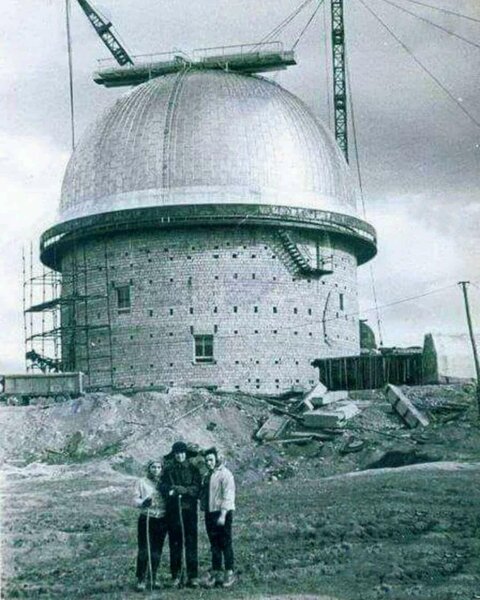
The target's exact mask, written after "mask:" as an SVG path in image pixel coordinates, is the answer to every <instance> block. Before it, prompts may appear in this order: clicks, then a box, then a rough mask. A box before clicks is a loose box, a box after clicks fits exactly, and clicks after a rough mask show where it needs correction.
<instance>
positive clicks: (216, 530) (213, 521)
mask: <svg viewBox="0 0 480 600" xmlns="http://www.w3.org/2000/svg"><path fill="white" fill-rule="evenodd" d="M219 516H220V511H217V512H206V513H205V527H206V529H207V535H208V539H209V541H210V550H211V552H212V570H213V571H221V569H222V558H223V560H224V562H225V570H226V571H233V546H232V522H233V511H232V510H229V511H228V512H227V516H226V519H225V525H224V526H223V527H222V526H221V525H217V521H218V517H219Z"/></svg>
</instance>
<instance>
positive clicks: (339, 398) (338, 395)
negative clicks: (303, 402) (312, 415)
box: [314, 390, 348, 406]
mask: <svg viewBox="0 0 480 600" xmlns="http://www.w3.org/2000/svg"><path fill="white" fill-rule="evenodd" d="M345 401H348V392H347V391H345V390H342V391H338V392H327V393H326V394H325V395H324V396H323V398H322V399H321V401H320V402H319V403H318V404H316V403H314V404H315V406H326V405H327V404H333V403H334V402H345Z"/></svg>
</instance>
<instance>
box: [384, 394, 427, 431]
mask: <svg viewBox="0 0 480 600" xmlns="http://www.w3.org/2000/svg"><path fill="white" fill-rule="evenodd" d="M386 393H387V398H388V400H389V401H390V404H391V405H392V408H393V410H394V411H395V412H396V413H397V414H398V415H400V417H401V418H402V419H403V421H404V422H405V424H406V425H407V426H408V427H410V428H411V429H413V428H414V427H418V426H422V427H427V425H428V423H429V421H428V419H427V417H426V416H425V415H423V414H422V413H421V412H420V411H419V410H417V409H416V408H415V406H413V404H412V403H411V402H410V400H409V399H408V398H407V397H406V396H405V394H404V393H403V392H402V390H401V389H400V388H398V387H397V386H395V385H392V384H388V386H387V390H386Z"/></svg>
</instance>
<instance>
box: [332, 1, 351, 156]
mask: <svg viewBox="0 0 480 600" xmlns="http://www.w3.org/2000/svg"><path fill="white" fill-rule="evenodd" d="M331 11H332V12H331V14H332V61H333V109H334V115H335V139H336V140H337V143H338V145H339V146H340V149H341V150H342V152H343V154H344V156H345V159H346V160H347V162H348V125H347V86H346V78H345V27H344V22H343V0H331Z"/></svg>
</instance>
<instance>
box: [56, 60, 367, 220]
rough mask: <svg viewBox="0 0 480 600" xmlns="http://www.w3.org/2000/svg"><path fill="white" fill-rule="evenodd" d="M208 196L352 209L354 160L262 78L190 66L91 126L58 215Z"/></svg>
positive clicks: (200, 200) (142, 89)
mask: <svg viewBox="0 0 480 600" xmlns="http://www.w3.org/2000/svg"><path fill="white" fill-rule="evenodd" d="M207 203H208V204H211V203H235V204H237V203H250V204H269V205H281V206H295V207H305V208H316V209H320V210H322V209H323V210H328V211H334V212H339V213H346V214H350V215H354V214H355V194H354V187H353V184H352V181H351V179H350V175H349V171H348V167H347V165H346V163H345V161H344V159H343V156H342V155H341V153H340V151H339V150H338V148H337V145H336V143H335V141H334V139H333V138H332V136H331V134H330V133H329V132H328V131H327V130H326V129H325V128H324V127H323V126H322V125H321V124H320V123H319V122H318V121H317V120H316V119H315V117H314V116H313V115H312V113H311V112H310V111H309V109H308V108H307V107H306V106H305V104H303V103H302V102H301V101H300V100H299V99H298V98H296V97H295V96H293V95H292V94H290V93H289V92H287V91H286V90H284V89H283V88H282V87H280V86H279V85H277V84H275V83H272V82H271V81H268V80H266V79H263V78H260V77H257V76H248V75H240V74H236V73H232V72H230V73H227V72H225V71H213V70H212V71H200V70H190V71H189V70H187V71H184V72H182V73H175V74H171V75H167V76H164V77H159V78H155V79H152V80H151V81H149V82H147V83H145V84H142V85H139V86H138V87H136V88H134V89H132V90H130V91H129V92H128V93H126V94H125V95H124V96H122V97H121V98H120V99H119V100H117V101H116V102H115V104H114V105H113V106H112V107H111V108H110V109H108V110H107V111H106V112H105V113H104V114H103V115H102V116H101V117H100V118H99V119H98V120H97V121H96V122H95V123H94V124H93V126H91V127H90V129H89V130H88V131H87V133H86V134H85V135H84V136H83V139H82V140H81V142H80V143H79V144H78V146H77V148H76V150H75V151H74V153H73V155H72V157H71V159H70V162H69V164H68V167H67V170H66V174H65V178H64V181H63V188H62V197H61V203H60V214H59V217H60V221H65V220H68V219H72V218H76V217H82V216H87V215H93V214H99V213H105V212H111V211H115V210H121V209H128V208H138V207H147V206H167V205H179V204H207Z"/></svg>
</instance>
